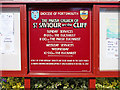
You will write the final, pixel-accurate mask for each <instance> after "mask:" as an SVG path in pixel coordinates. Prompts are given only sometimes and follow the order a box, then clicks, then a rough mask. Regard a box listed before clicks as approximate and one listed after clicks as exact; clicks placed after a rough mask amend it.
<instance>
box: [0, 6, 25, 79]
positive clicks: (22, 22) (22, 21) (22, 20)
mask: <svg viewBox="0 0 120 90" xmlns="http://www.w3.org/2000/svg"><path fill="white" fill-rule="evenodd" d="M0 8H20V39H21V40H20V41H21V71H12V70H11V71H4V70H2V71H1V73H2V77H13V76H20V77H21V76H23V75H25V74H27V36H26V35H27V32H26V21H27V20H26V6H25V5H19V4H18V5H0Z"/></svg>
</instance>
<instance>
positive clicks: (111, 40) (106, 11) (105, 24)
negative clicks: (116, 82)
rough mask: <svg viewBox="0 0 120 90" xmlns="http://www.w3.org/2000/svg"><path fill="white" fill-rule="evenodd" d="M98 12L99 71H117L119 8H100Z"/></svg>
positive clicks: (119, 33) (119, 36) (119, 53)
mask: <svg viewBox="0 0 120 90" xmlns="http://www.w3.org/2000/svg"><path fill="white" fill-rule="evenodd" d="M99 13H100V17H99V20H100V71H118V70H120V65H119V58H120V57H119V55H120V52H119V45H120V31H119V27H120V22H119V20H120V18H119V14H120V13H119V8H100V12H99ZM108 62H109V64H108Z"/></svg>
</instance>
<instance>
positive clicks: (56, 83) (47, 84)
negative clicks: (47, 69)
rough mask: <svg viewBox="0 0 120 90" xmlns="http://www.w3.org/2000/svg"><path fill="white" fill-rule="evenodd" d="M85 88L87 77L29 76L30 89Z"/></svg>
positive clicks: (61, 89)
mask: <svg viewBox="0 0 120 90" xmlns="http://www.w3.org/2000/svg"><path fill="white" fill-rule="evenodd" d="M34 88H36V89H37V88H38V89H40V90H87V89H88V79H87V78H31V89H34Z"/></svg>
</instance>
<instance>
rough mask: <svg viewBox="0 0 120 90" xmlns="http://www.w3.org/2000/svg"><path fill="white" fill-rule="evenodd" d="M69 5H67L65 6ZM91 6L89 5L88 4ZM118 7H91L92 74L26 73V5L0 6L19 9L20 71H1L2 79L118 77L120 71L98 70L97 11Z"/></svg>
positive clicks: (1, 6) (0, 6) (116, 6)
mask: <svg viewBox="0 0 120 90" xmlns="http://www.w3.org/2000/svg"><path fill="white" fill-rule="evenodd" d="M106 3H107V2H106ZM67 5H69V4H67ZM90 5H91V4H90ZM118 7H120V6H118V5H93V8H92V10H91V13H92V14H91V19H92V20H91V24H92V25H91V26H92V27H91V32H92V34H91V40H92V41H91V51H92V52H91V54H92V55H91V61H92V62H91V64H92V73H67V74H66V73H27V72H28V67H27V65H28V64H27V18H26V17H27V13H26V4H17V5H15V4H9V5H2V4H1V5H0V8H20V27H21V29H20V32H21V33H20V35H21V71H1V73H2V77H120V76H119V73H120V71H100V70H99V9H100V8H118Z"/></svg>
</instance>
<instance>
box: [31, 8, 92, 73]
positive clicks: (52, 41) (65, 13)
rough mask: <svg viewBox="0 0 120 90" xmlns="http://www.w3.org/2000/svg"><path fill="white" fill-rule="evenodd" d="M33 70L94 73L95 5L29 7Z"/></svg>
mask: <svg viewBox="0 0 120 90" xmlns="http://www.w3.org/2000/svg"><path fill="white" fill-rule="evenodd" d="M29 56H30V57H29V71H30V72H36V73H41V72H55V73H56V72H63V73H64V72H65V73H66V72H69V73H72V72H74V73H76V72H77V73H90V72H92V70H91V68H92V67H91V9H90V8H78V7H77V8H76V7H75V8H69V7H67V8H42V9H41V8H40V7H38V8H30V9H29Z"/></svg>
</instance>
